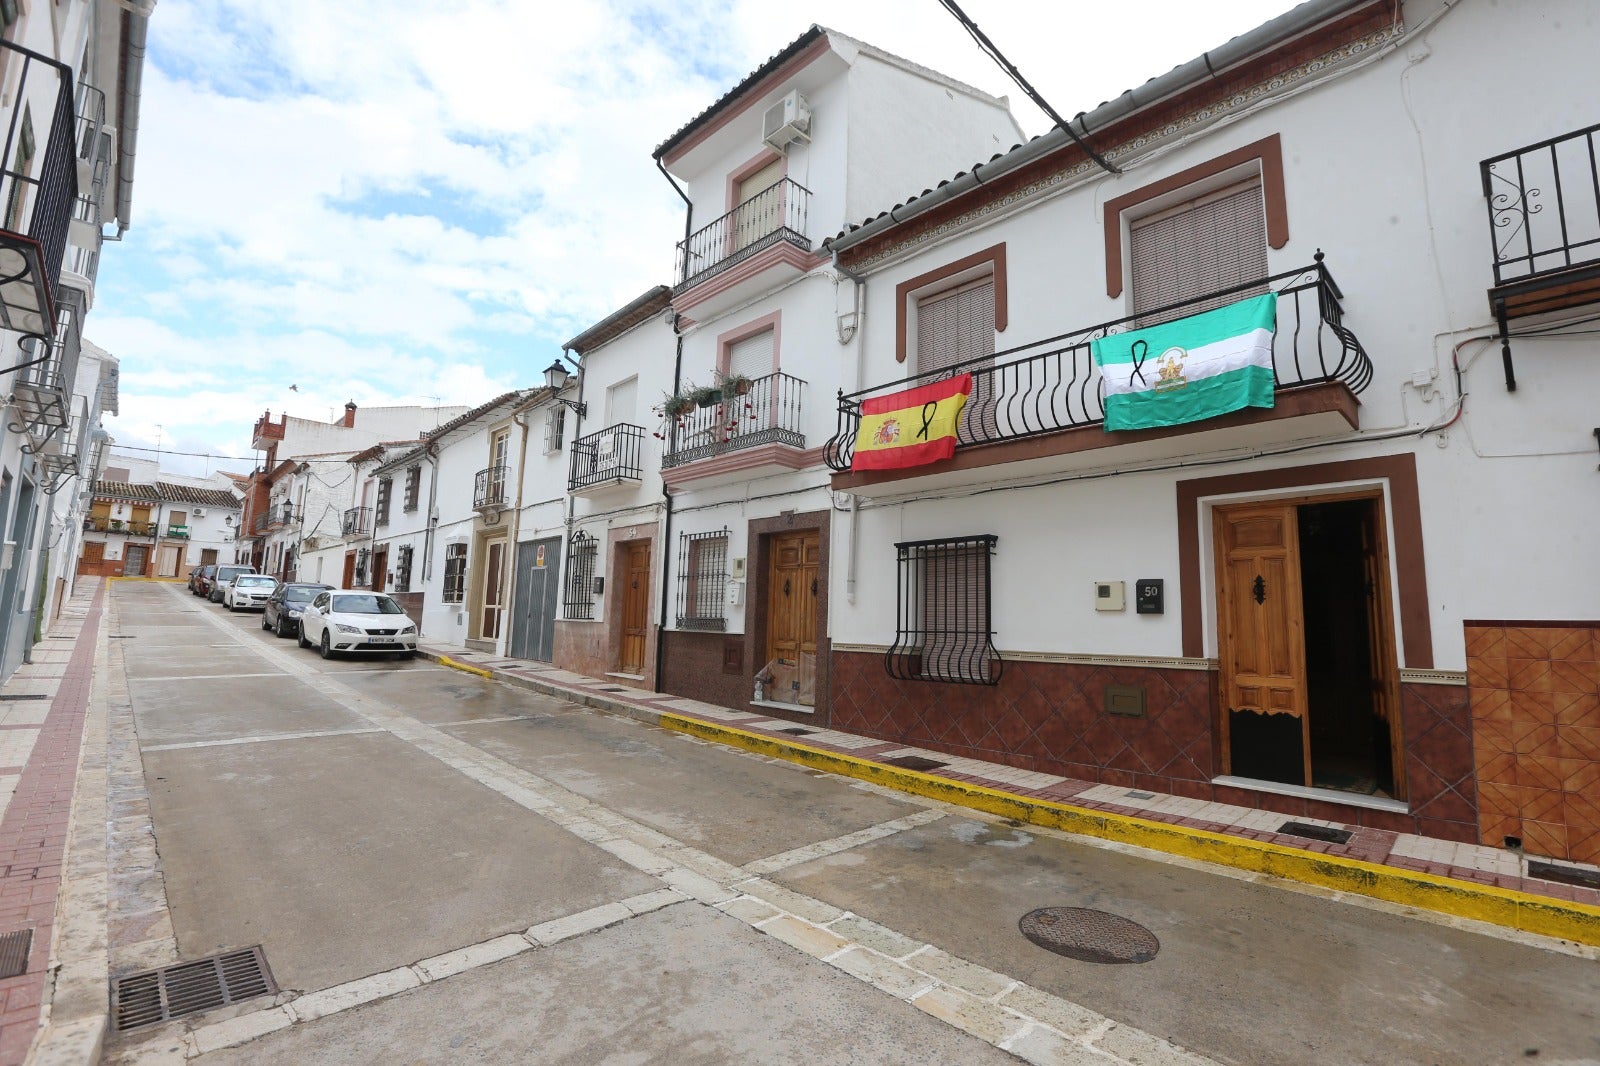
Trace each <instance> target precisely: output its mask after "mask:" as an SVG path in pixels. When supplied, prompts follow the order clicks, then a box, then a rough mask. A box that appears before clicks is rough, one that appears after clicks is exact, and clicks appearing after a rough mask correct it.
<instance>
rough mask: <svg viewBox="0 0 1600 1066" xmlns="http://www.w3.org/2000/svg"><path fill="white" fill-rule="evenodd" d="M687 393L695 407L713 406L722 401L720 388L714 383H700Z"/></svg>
mask: <svg viewBox="0 0 1600 1066" xmlns="http://www.w3.org/2000/svg"><path fill="white" fill-rule="evenodd" d="M688 394H689V398H690V399H691V400H693V401H694V405H695V406H696V407H715V406H717V404H719V403H721V402H722V390H721V389H719V388H717V387H716V386H714V385H701V386H699V387H698V388H693V389H690V390H689V393H688Z"/></svg>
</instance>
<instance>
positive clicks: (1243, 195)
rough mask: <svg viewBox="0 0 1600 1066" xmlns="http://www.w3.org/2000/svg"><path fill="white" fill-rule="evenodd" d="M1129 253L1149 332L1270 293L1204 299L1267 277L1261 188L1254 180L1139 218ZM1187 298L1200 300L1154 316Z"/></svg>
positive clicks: (1137, 307) (1136, 299)
mask: <svg viewBox="0 0 1600 1066" xmlns="http://www.w3.org/2000/svg"><path fill="white" fill-rule="evenodd" d="M1128 254H1129V257H1130V259H1131V265H1132V274H1133V313H1134V314H1135V315H1138V316H1140V318H1139V324H1140V325H1142V326H1147V325H1154V324H1156V323H1158V322H1169V321H1171V320H1173V319H1175V318H1183V317H1184V316H1186V315H1192V314H1197V313H1199V312H1201V311H1205V310H1209V309H1210V308H1213V307H1221V306H1222V305H1223V304H1227V303H1232V302H1233V301H1235V300H1242V299H1244V298H1245V297H1247V296H1253V295H1256V294H1258V293H1260V292H1265V291H1266V290H1265V289H1264V288H1250V289H1240V290H1238V291H1236V292H1229V293H1226V294H1225V295H1222V296H1217V297H1216V298H1214V299H1206V300H1202V299H1200V298H1201V297H1204V296H1207V295H1208V294H1211V293H1217V292H1221V291H1223V290H1226V289H1230V288H1233V287H1234V286H1238V285H1243V284H1245V283H1247V282H1250V281H1255V280H1258V279H1260V278H1264V277H1266V276H1267V216H1266V202H1265V201H1264V200H1263V198H1262V195H1261V182H1260V181H1259V180H1258V179H1251V180H1250V181H1248V182H1245V183H1243V184H1239V185H1233V186H1229V187H1228V188H1226V189H1219V190H1217V191H1216V192H1212V193H1208V194H1206V195H1205V196H1200V197H1196V198H1195V199H1192V200H1188V201H1186V202H1184V203H1181V204H1177V205H1174V206H1172V207H1169V208H1167V209H1165V210H1163V211H1158V212H1156V213H1154V214H1151V215H1147V216H1145V217H1144V218H1140V219H1135V220H1133V221H1132V222H1130V223H1129V226H1128ZM1186 300H1195V301H1197V302H1195V303H1192V304H1186V305H1185V306H1183V307H1179V308H1174V309H1173V310H1171V311H1167V312H1164V313H1158V314H1150V313H1149V312H1151V311H1154V310H1156V309H1158V308H1162V307H1168V306H1170V305H1172V304H1175V303H1179V302H1181V301H1186Z"/></svg>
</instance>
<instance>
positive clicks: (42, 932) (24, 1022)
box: [0, 582, 106, 1066]
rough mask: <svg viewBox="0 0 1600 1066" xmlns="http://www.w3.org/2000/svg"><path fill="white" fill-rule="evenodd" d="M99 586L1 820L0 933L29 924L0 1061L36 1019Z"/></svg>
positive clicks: (1, 985) (0, 1006)
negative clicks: (30, 940)
mask: <svg viewBox="0 0 1600 1066" xmlns="http://www.w3.org/2000/svg"><path fill="white" fill-rule="evenodd" d="M105 591H106V590H105V584H104V583H103V582H102V583H101V585H100V588H99V589H97V590H96V591H95V595H94V600H93V603H92V604H91V606H90V608H89V612H88V614H87V616H86V617H85V618H84V623H83V629H82V631H81V632H80V633H79V635H78V640H77V643H76V644H74V645H73V651H72V658H71V659H70V660H69V661H68V663H67V669H66V673H65V674H64V675H63V677H62V680H61V687H60V688H59V689H57V691H56V695H55V698H54V699H53V700H52V701H51V703H50V713H49V715H48V716H47V717H46V718H45V722H44V726H43V728H42V729H41V730H40V731H39V739H38V742H37V743H35V744H34V747H33V753H32V755H30V756H29V758H28V765H27V768H26V769H25V770H23V772H22V778H21V780H20V781H18V782H17V791H16V793H15V794H14V795H13V796H12V797H11V804H10V806H8V807H7V808H6V813H5V818H4V820H3V821H0V870H3V871H4V872H3V873H0V933H11V932H16V931H17V930H20V929H32V930H33V946H32V949H31V950H30V951H29V953H28V969H27V972H26V973H24V974H22V975H20V976H18V977H13V978H9V979H7V980H4V981H0V1064H6V1066H9V1064H12V1063H19V1062H21V1061H22V1060H23V1058H24V1057H25V1056H26V1055H27V1053H28V1046H29V1045H30V1044H31V1043H32V1042H33V1036H34V1032H35V1030H37V1029H38V1026H39V1004H40V999H41V997H42V995H43V992H44V982H45V971H46V969H47V968H48V967H49V965H50V934H51V929H52V928H53V926H54V924H55V918H56V893H57V891H58V890H59V889H60V887H61V860H62V857H63V854H64V853H65V849H66V842H67V823H68V820H69V818H70V817H71V814H72V792H73V787H74V785H75V783H76V781H77V772H78V748H79V745H80V743H81V742H82V739H83V719H84V714H85V712H86V711H87V710H88V707H89V687H90V683H91V681H92V679H93V673H94V655H95V645H96V643H97V641H96V637H97V634H98V631H99V626H100V610H101V604H102V603H103V602H104V600H105Z"/></svg>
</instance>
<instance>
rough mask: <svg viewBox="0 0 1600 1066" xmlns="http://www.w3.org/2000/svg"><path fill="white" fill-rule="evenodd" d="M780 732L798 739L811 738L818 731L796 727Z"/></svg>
mask: <svg viewBox="0 0 1600 1066" xmlns="http://www.w3.org/2000/svg"><path fill="white" fill-rule="evenodd" d="M778 732H780V733H788V734H789V735H791V736H796V737H809V736H810V735H811V734H812V733H815V732H816V730H815V729H801V728H800V727H799V726H794V727H793V728H790V729H780V730H778Z"/></svg>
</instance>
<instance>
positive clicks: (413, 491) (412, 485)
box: [404, 466, 422, 511]
mask: <svg viewBox="0 0 1600 1066" xmlns="http://www.w3.org/2000/svg"><path fill="white" fill-rule="evenodd" d="M421 496H422V467H421V466H412V467H407V468H406V499H405V505H404V506H405V509H406V510H407V511H415V510H416V509H417V501H418V499H420V498H421Z"/></svg>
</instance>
